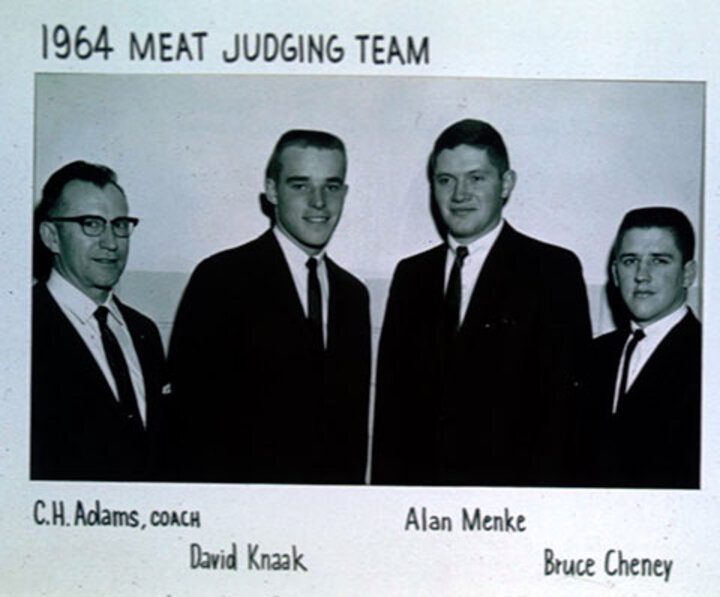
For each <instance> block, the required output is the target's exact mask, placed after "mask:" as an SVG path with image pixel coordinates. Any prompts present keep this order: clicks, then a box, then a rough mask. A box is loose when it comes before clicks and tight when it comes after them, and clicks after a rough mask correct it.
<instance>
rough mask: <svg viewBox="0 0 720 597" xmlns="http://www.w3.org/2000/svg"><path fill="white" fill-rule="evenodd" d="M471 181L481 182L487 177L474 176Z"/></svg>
mask: <svg viewBox="0 0 720 597" xmlns="http://www.w3.org/2000/svg"><path fill="white" fill-rule="evenodd" d="M470 180H472V181H473V182H481V181H483V180H485V177H484V176H482V175H481V174H474V175H473V176H471V177H470Z"/></svg>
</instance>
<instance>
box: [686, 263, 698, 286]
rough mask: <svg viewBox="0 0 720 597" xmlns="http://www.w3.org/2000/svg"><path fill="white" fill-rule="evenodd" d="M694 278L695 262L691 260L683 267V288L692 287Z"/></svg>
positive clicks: (695, 271)
mask: <svg viewBox="0 0 720 597" xmlns="http://www.w3.org/2000/svg"><path fill="white" fill-rule="evenodd" d="M696 276H697V262H696V261H695V260H694V259H691V260H690V261H688V262H687V263H686V264H685V265H683V286H684V287H685V288H690V287H691V286H692V285H693V282H695V277H696Z"/></svg>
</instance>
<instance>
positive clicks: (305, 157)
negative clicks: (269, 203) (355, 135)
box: [279, 145, 345, 178]
mask: <svg viewBox="0 0 720 597" xmlns="http://www.w3.org/2000/svg"><path fill="white" fill-rule="evenodd" d="M279 162H280V171H281V173H282V175H283V176H285V177H289V176H302V177H318V178H344V177H345V156H344V155H343V152H342V151H340V150H339V149H325V148H321V147H310V146H308V147H302V146H300V145H290V146H289V147H286V148H285V149H283V150H282V151H281V152H280V156H279Z"/></svg>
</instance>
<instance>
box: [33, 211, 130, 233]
mask: <svg viewBox="0 0 720 597" xmlns="http://www.w3.org/2000/svg"><path fill="white" fill-rule="evenodd" d="M47 220H48V222H75V223H76V224H80V226H81V227H82V231H83V233H84V234H85V235H86V236H102V234H103V232H105V228H107V225H108V221H107V220H106V219H105V218H103V217H102V216H73V217H71V218H47ZM139 222H140V220H138V219H137V218H115V219H114V220H112V221H111V222H110V225H111V226H112V231H113V234H115V236H117V237H119V238H128V237H129V236H130V235H131V234H132V233H133V230H135V226H137V225H138V223H139Z"/></svg>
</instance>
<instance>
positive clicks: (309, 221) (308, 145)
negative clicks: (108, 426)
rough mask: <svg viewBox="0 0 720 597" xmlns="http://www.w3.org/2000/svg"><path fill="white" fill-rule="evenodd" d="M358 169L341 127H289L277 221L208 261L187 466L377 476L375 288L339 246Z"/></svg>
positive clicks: (192, 287) (180, 389) (205, 476)
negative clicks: (371, 293) (343, 259)
mask: <svg viewBox="0 0 720 597" xmlns="http://www.w3.org/2000/svg"><path fill="white" fill-rule="evenodd" d="M345 172H346V155H345V147H344V145H343V143H342V141H341V140H340V139H339V138H337V137H336V136H334V135H331V134H328V133H324V132H319V131H305V130H293V131H289V132H287V133H285V134H284V135H283V136H282V137H281V138H280V140H279V141H278V143H277V145H276V147H275V150H274V151H273V154H272V156H271V158H270V161H269V163H268V166H267V171H266V182H265V195H266V197H267V200H268V201H269V203H270V205H271V206H272V208H273V215H274V226H273V227H272V228H271V229H270V230H268V231H267V232H265V233H264V234H262V235H261V236H260V237H258V238H257V239H255V240H253V241H251V242H249V243H247V244H245V245H242V246H240V247H236V248H234V249H230V250H228V251H223V252H221V253H218V254H216V255H213V256H212V257H209V258H208V259H206V260H205V261H203V262H202V263H201V264H200V265H199V266H198V267H197V268H196V269H195V272H194V273H193V275H192V277H191V279H190V282H189V284H188V287H187V289H186V290H185V294H184V296H183V299H182V302H181V304H180V307H179V310H178V314H177V318H176V321H175V326H174V329H173V335H172V341H171V346H170V367H171V377H172V386H173V391H174V393H175V394H176V395H177V397H178V399H179V405H180V407H181V410H182V412H181V413H180V416H179V423H178V428H179V429H181V430H182V431H181V434H180V435H181V438H180V441H179V444H180V446H181V448H180V451H179V453H180V454H182V456H183V458H182V460H181V462H179V465H178V470H177V471H176V474H177V475H178V476H179V477H181V478H186V479H190V480H204V481H225V482H265V483H362V482H363V479H364V474H365V466H366V452H367V416H368V392H369V375H370V316H369V298H368V293H367V290H366V288H365V286H364V285H363V284H362V283H361V282H360V281H359V280H357V279H356V278H355V277H353V276H352V275H351V274H350V273H348V272H347V271H345V270H343V269H342V268H340V267H339V266H338V265H337V264H335V262H333V261H332V260H331V259H330V258H329V257H328V256H327V254H326V252H325V247H326V245H327V243H328V242H329V240H330V238H331V236H332V234H333V231H334V230H335V227H336V225H337V223H338V221H339V219H340V215H341V213H342V208H343V203H344V200H345V196H346V194H347V190H348V187H347V185H346V184H345Z"/></svg>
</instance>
